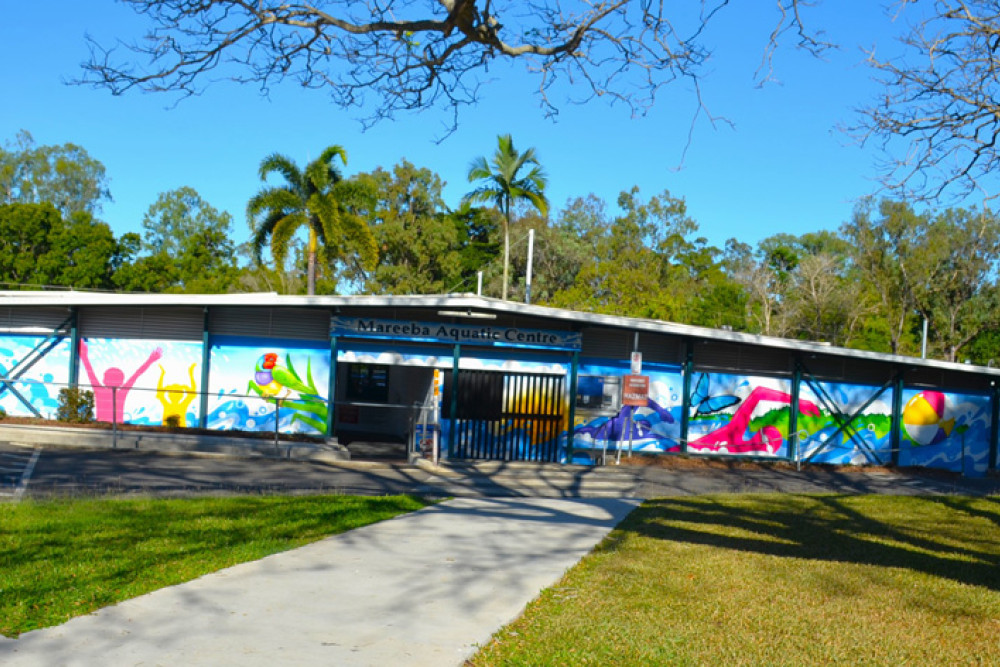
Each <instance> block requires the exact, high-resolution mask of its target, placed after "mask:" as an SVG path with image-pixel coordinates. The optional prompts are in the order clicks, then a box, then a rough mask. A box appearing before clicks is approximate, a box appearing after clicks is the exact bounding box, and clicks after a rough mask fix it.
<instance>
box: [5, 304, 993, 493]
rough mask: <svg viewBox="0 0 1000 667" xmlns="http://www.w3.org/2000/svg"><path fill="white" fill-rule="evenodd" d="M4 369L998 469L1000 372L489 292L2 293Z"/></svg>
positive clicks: (526, 454) (412, 435) (246, 402)
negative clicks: (591, 310)
mask: <svg viewBox="0 0 1000 667" xmlns="http://www.w3.org/2000/svg"><path fill="white" fill-rule="evenodd" d="M636 353H638V354H636ZM633 371H637V372H633ZM0 375H2V376H4V381H2V383H0V407H3V408H4V409H5V410H6V411H7V413H8V414H11V415H36V416H43V417H52V416H53V415H54V413H55V409H56V407H57V404H58V400H57V395H58V390H59V388H61V387H63V386H67V385H78V386H80V387H82V388H84V389H91V390H93V391H94V392H95V399H96V401H95V402H96V412H97V419H98V420H102V421H119V422H129V423H136V424H150V425H160V424H164V423H172V424H176V425H180V426H189V427H192V426H198V427H201V428H208V429H216V430H220V431H226V430H249V431H254V430H264V431H274V430H275V428H277V429H278V430H280V431H283V432H303V433H311V434H315V435H320V436H335V437H337V438H338V439H339V440H340V441H341V442H345V443H346V442H350V441H352V440H359V439H365V440H372V439H375V440H388V441H398V442H407V443H411V444H412V446H413V447H415V448H418V449H421V450H422V451H424V452H426V451H427V450H429V449H432V448H436V451H437V452H438V453H439V454H440V456H442V457H444V458H448V459H500V460H526V461H561V462H576V463H588V462H594V461H598V460H602V459H603V457H604V453H605V451H606V450H607V449H610V450H612V451H614V450H616V449H619V448H632V449H633V450H634V451H638V452H643V453H650V454H670V453H686V454H690V455H710V456H730V457H755V458H769V459H783V460H791V461H801V462H813V463H830V464H859V465H864V464H874V465H879V464H889V463H892V464H895V465H899V466H924V467H931V468H941V469H946V470H951V471H955V472H962V473H964V474H968V475H982V474H985V473H986V472H987V471H989V470H994V469H995V468H996V466H997V432H998V428H997V426H998V418H1000V390H998V387H997V379H998V377H1000V370H994V369H989V368H982V367H974V366H969V365H964V364H954V363H945V362H940V361H929V360H921V359H914V358H910V357H902V356H893V355H885V354H877V353H872V352H864V351H858V350H848V349H841V348H834V347H831V346H828V345H822V344H816V343H808V342H802V341H795V340H787V339H780V338H769V337H763V336H755V335H748V334H741V333H735V332H730V331H719V330H713V329H707V328H702V327H692V326H686V325H679V324H673V323H668V322H661V321H654V320H644V319H636V318H624V317H612V316H604V315H595V314H590V313H580V312H575V311H570V310H560V309H552V308H545V307H541V306H533V305H526V304H520V303H513V302H505V301H499V300H496V299H489V298H483V297H477V296H470V295H449V296H317V297H290V296H279V295H275V294H241V295H167V294H156V295H119V294H96V293H82V292H2V293H0ZM631 376H639V378H638V379H636V378H633V377H631ZM642 378H646V379H645V380H643V379H642ZM623 397H624V400H623ZM331 398H332V400H330V399H331ZM629 403H634V404H635V405H629ZM276 406H277V409H276ZM793 406H796V407H797V409H793ZM570 424H573V425H574V426H573V429H572V435H571V436H570V434H569V431H570V429H569V425H570Z"/></svg>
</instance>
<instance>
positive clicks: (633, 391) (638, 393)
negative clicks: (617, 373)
mask: <svg viewBox="0 0 1000 667" xmlns="http://www.w3.org/2000/svg"><path fill="white" fill-rule="evenodd" d="M622 380H623V382H622V405H632V406H635V407H639V408H644V407H646V406H647V405H649V376H648V375H626V376H625V377H624V378H622Z"/></svg>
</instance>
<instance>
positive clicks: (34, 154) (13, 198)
mask: <svg viewBox="0 0 1000 667" xmlns="http://www.w3.org/2000/svg"><path fill="white" fill-rule="evenodd" d="M110 199H111V193H110V191H109V190H108V179H107V176H106V175H105V173H104V165H103V164H101V163H100V162H99V161H98V160H96V159H94V158H93V157H91V156H90V154H89V153H87V151H86V150H84V149H83V148H82V147H80V146H77V145H76V144H62V145H61V146H37V145H36V144H35V140H34V139H33V138H32V136H31V134H30V133H28V132H26V131H25V130H21V131H20V132H19V133H18V134H17V137H16V138H15V140H14V141H13V142H8V143H7V145H6V147H5V148H0V204H13V203H20V204H40V203H42V202H48V203H50V204H52V205H53V206H55V207H56V208H57V209H58V210H59V211H60V212H61V213H62V214H63V215H64V216H67V217H68V216H70V215H72V214H73V213H76V212H79V211H85V212H87V213H96V212H98V211H100V209H101V203H102V202H103V201H105V200H110Z"/></svg>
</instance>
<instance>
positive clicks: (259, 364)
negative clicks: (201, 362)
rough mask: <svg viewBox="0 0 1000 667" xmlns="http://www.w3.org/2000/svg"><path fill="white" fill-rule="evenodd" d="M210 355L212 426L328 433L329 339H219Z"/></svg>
mask: <svg viewBox="0 0 1000 667" xmlns="http://www.w3.org/2000/svg"><path fill="white" fill-rule="evenodd" d="M209 354H210V357H209V358H210V368H211V373H210V377H209V390H210V393H211V395H210V397H209V406H208V418H207V426H208V428H213V429H219V430H240V431H274V430H275V424H276V423H277V427H278V430H279V432H281V433H309V434H313V435H322V434H325V433H326V428H327V400H326V395H327V391H328V390H327V388H328V387H329V378H330V348H329V344H328V343H326V341H317V342H314V341H304V340H278V339H270V338H267V339H265V338H245V337H237V336H215V337H213V339H212V343H211V348H210V351H209ZM279 401H280V407H279V408H278V409H277V410H276V409H275V404H276V402H279Z"/></svg>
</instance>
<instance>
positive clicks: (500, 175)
mask: <svg viewBox="0 0 1000 667" xmlns="http://www.w3.org/2000/svg"><path fill="white" fill-rule="evenodd" d="M522 169H527V173H526V174H524V175H522V176H518V174H519V173H520V172H521V170H522ZM469 182H470V183H476V182H478V183H481V185H480V186H479V187H478V188H476V189H475V190H473V191H472V192H470V193H469V194H467V195H466V196H465V201H467V202H470V203H481V204H487V203H492V204H493V205H494V206H496V208H497V209H498V210H499V211H500V212H501V213H502V214H503V216H504V231H503V288H502V290H501V297H500V298H501V299H503V300H505V301H506V300H507V286H508V284H509V280H508V267H509V266H510V224H511V219H512V218H511V213H512V212H511V205H512V204H514V203H516V202H517V201H519V200H525V201H528V202H530V203H531V205H532V206H534V207H535V208H536V209H537V210H538V212H539V213H541V214H542V215H546V214H547V213H548V207H549V202H548V200H547V199H546V198H545V185H546V183H547V181H546V177H545V172H543V171H542V168H541V167H540V166H539V164H538V158H537V157H536V156H535V149H534V148H529V149H528V150H526V151H524V152H523V153H522V152H520V151H518V150H517V149H516V148H515V147H514V140H513V139H511V136H510V135H509V134H502V135H499V136H498V137H497V150H496V151H495V152H494V153H493V157H492V159H490V160H487V159H486V158H485V157H478V158H476V159H475V160H473V161H472V164H471V165H469Z"/></svg>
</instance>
